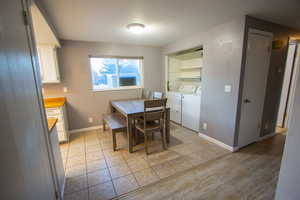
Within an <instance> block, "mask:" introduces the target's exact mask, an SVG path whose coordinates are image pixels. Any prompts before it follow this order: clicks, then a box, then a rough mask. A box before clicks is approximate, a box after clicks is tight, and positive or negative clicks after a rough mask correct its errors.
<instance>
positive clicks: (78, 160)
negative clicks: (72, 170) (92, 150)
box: [67, 155, 85, 167]
mask: <svg viewBox="0 0 300 200" xmlns="http://www.w3.org/2000/svg"><path fill="white" fill-rule="evenodd" d="M82 164H85V156H84V155H79V156H73V157H70V158H69V159H68V160H67V167H73V166H76V165H82Z"/></svg>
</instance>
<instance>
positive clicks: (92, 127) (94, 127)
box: [69, 126, 102, 134]
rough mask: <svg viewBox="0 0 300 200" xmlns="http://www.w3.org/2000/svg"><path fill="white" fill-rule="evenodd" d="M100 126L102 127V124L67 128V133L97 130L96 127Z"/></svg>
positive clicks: (99, 127)
mask: <svg viewBox="0 0 300 200" xmlns="http://www.w3.org/2000/svg"><path fill="white" fill-rule="evenodd" d="M101 128H102V126H90V127H87V128H80V129H73V130H69V133H70V134H74V133H80V132H84V131H92V130H97V129H101Z"/></svg>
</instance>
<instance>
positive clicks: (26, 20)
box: [23, 10, 29, 26]
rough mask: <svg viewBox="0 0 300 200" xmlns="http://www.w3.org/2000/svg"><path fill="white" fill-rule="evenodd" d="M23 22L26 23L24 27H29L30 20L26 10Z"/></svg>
mask: <svg viewBox="0 0 300 200" xmlns="http://www.w3.org/2000/svg"><path fill="white" fill-rule="evenodd" d="M23 21H24V25H25V26H28V25H29V20H28V13H27V11H26V10H23Z"/></svg>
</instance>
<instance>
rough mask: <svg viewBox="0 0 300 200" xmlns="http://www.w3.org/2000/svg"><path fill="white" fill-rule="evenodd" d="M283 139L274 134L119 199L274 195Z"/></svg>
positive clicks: (231, 198)
mask: <svg viewBox="0 0 300 200" xmlns="http://www.w3.org/2000/svg"><path fill="white" fill-rule="evenodd" d="M284 142H285V135H284V134H277V135H276V136H275V137H272V138H270V139H267V140H265V141H262V142H258V143H255V144H252V145H249V146H248V147H246V148H244V149H242V150H240V151H239V152H236V153H231V154H225V155H223V156H221V157H217V158H216V159H214V160H210V161H208V162H205V163H202V164H199V165H197V166H195V167H193V168H191V169H188V170H186V171H183V172H181V173H178V174H175V175H173V176H170V177H168V178H166V179H162V180H160V181H159V182H156V183H153V184H150V185H147V186H145V187H141V188H140V189H138V190H136V191H133V192H131V193H127V194H125V195H123V196H121V197H118V199H138V200H140V199H144V200H150V199H155V200H157V199H200V200H201V199H205V200H207V199H209V200H210V199H212V200H215V199H216V200H218V199H220V200H221V199H222V200H227V199H228V200H235V199H261V200H268V199H274V196H275V190H276V185H277V179H278V174H279V169H280V162H281V157H282V152H283V147H284Z"/></svg>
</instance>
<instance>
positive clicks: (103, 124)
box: [102, 120, 105, 131]
mask: <svg viewBox="0 0 300 200" xmlns="http://www.w3.org/2000/svg"><path fill="white" fill-rule="evenodd" d="M102 128H103V131H105V121H104V120H102Z"/></svg>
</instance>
